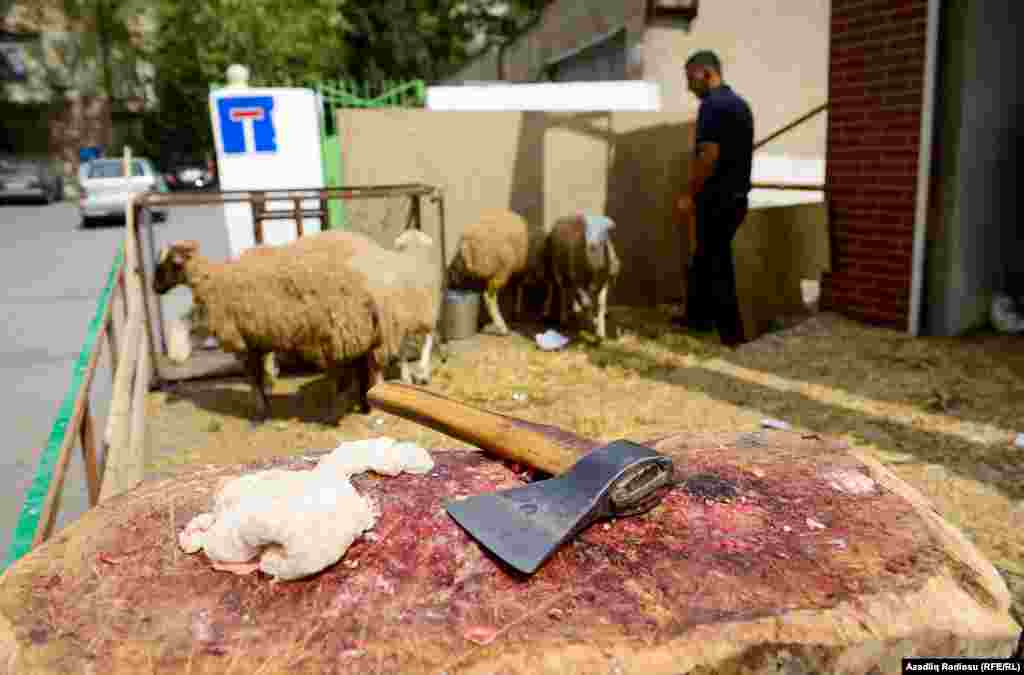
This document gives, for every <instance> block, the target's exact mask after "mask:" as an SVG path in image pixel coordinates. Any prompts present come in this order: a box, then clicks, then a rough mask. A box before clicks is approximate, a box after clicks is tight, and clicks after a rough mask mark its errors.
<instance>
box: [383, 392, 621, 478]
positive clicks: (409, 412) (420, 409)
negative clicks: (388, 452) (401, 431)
mask: <svg viewBox="0 0 1024 675" xmlns="http://www.w3.org/2000/svg"><path fill="white" fill-rule="evenodd" d="M367 398H368V399H369V401H370V404H371V405H372V406H374V407H376V408H379V409H380V410H383V411H384V412H388V413H391V414H392V415H397V416H399V417H404V418H405V419H408V420H411V421H413V422H417V423H419V424H422V425H424V426H426V427H430V428H431V429H434V430H435V431H440V432H441V433H443V434H447V435H448V436H451V437H452V438H457V439H458V440H460V441H465V442H466V443H472V444H473V445H475V446H477V447H478V448H480V449H481V450H484V451H486V452H489V453H491V454H493V455H496V456H498V457H501V458H502V459H507V460H511V461H513V462H519V463H520V464H525V465H526V466H529V467H532V468H534V469H539V470H540V471H544V472H546V473H549V474H552V475H558V474H562V473H565V472H566V471H568V470H569V469H570V468H572V466H573V465H574V464H575V463H576V462H577V461H578V460H579V459H580V458H581V457H582V456H583V455H585V454H587V453H588V452H590V451H591V450H593V449H595V448H597V447H599V446H600V445H601V444H600V443H596V442H594V441H591V440H589V439H586V438H582V437H580V436H577V435H575V434H572V433H569V432H567V431H564V430H562V429H558V428H557V427H552V426H548V425H544V424H534V423H533V422H527V421H526V420H520V419H516V418H514V417H507V416H505V415H501V414H498V413H494V412H490V411H487V410H483V409H481V408H477V407H474V406H471V405H467V404H465V403H459V402H457V401H454V400H452V399H450V398H447V397H445V396H441V395H440V394H435V393H434V392H432V391H429V390H427V389H423V388H420V387H414V386H411V385H407V384H397V383H391V382H385V383H383V384H378V385H377V386H375V387H373V388H372V389H370V391H369V392H368V393H367Z"/></svg>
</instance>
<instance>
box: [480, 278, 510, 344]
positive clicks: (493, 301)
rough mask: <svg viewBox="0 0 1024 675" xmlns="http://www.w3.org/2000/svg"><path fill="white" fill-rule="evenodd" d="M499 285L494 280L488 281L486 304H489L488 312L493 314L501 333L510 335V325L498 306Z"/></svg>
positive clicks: (485, 292) (492, 316)
mask: <svg viewBox="0 0 1024 675" xmlns="http://www.w3.org/2000/svg"><path fill="white" fill-rule="evenodd" d="M498 290H499V288H498V286H497V285H495V283H494V282H493V281H491V282H488V284H487V290H485V291H484V304H485V305H486V306H487V313H488V314H490V315H491V321H493V322H494V325H495V327H496V328H497V330H498V334H499V335H508V326H507V325H506V324H505V319H504V318H503V317H502V316H501V309H500V308H499V307H498Z"/></svg>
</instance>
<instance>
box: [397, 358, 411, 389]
mask: <svg viewBox="0 0 1024 675" xmlns="http://www.w3.org/2000/svg"><path fill="white" fill-rule="evenodd" d="M398 371H399V375H398V378H399V379H400V380H401V381H402V382H403V383H404V384H412V374H411V373H410V372H409V362H408V361H406V360H405V356H401V357H399V359H398Z"/></svg>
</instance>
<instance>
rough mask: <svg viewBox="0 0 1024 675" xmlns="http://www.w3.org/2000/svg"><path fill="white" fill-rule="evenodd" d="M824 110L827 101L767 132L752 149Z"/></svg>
mask: <svg viewBox="0 0 1024 675" xmlns="http://www.w3.org/2000/svg"><path fill="white" fill-rule="evenodd" d="M825 110H828V101H825V102H824V103H822V104H821V105H819V106H817V107H816V108H813V109H812V110H810V111H809V112H807V113H805V114H803V115H801V116H800V117H798V118H796V119H795V120H793V121H792V122H790V123H789V124H787V125H786V126H784V127H782V128H781V129H778V130H776V131H773V132H772V133H770V134H768V135H767V136H765V137H764V138H762V139H761V140H759V141H757V142H756V143H754V151H755V152H756V151H757V150H759V149H760V148H761V147H762V146H763V145H765V144H767V143H769V142H771V141H774V140H775V139H776V138H778V137H779V136H781V135H783V134H785V133H787V132H789V131H792V130H793V129H795V128H796V127H798V126H800V125H801V124H803V123H804V122H806V121H807V120H809V119H811V118H812V117H814V116H815V115H817V114H818V113H820V112H823V111H825Z"/></svg>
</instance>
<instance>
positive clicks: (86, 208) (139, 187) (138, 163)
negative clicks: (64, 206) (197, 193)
mask: <svg viewBox="0 0 1024 675" xmlns="http://www.w3.org/2000/svg"><path fill="white" fill-rule="evenodd" d="M149 191H153V192H167V184H166V183H165V182H164V179H163V176H161V175H160V174H159V173H157V171H156V169H155V168H153V163H152V162H150V161H149V160H148V159H146V158H145V157H135V158H133V159H132V175H131V176H125V175H124V159H123V158H121V157H110V158H103V159H94V160H92V161H91V162H89V167H88V169H87V171H86V173H85V177H84V178H82V192H81V194H80V195H79V197H78V210H79V212H80V213H81V216H82V227H89V226H90V225H92V224H93V223H94V222H95V221H96V220H99V219H101V218H124V215H125V210H126V207H127V205H128V197H129V196H130V195H131V194H132V193H135V192H149ZM153 215H154V217H156V218H158V219H163V218H166V216H167V211H166V209H154V213H153Z"/></svg>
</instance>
